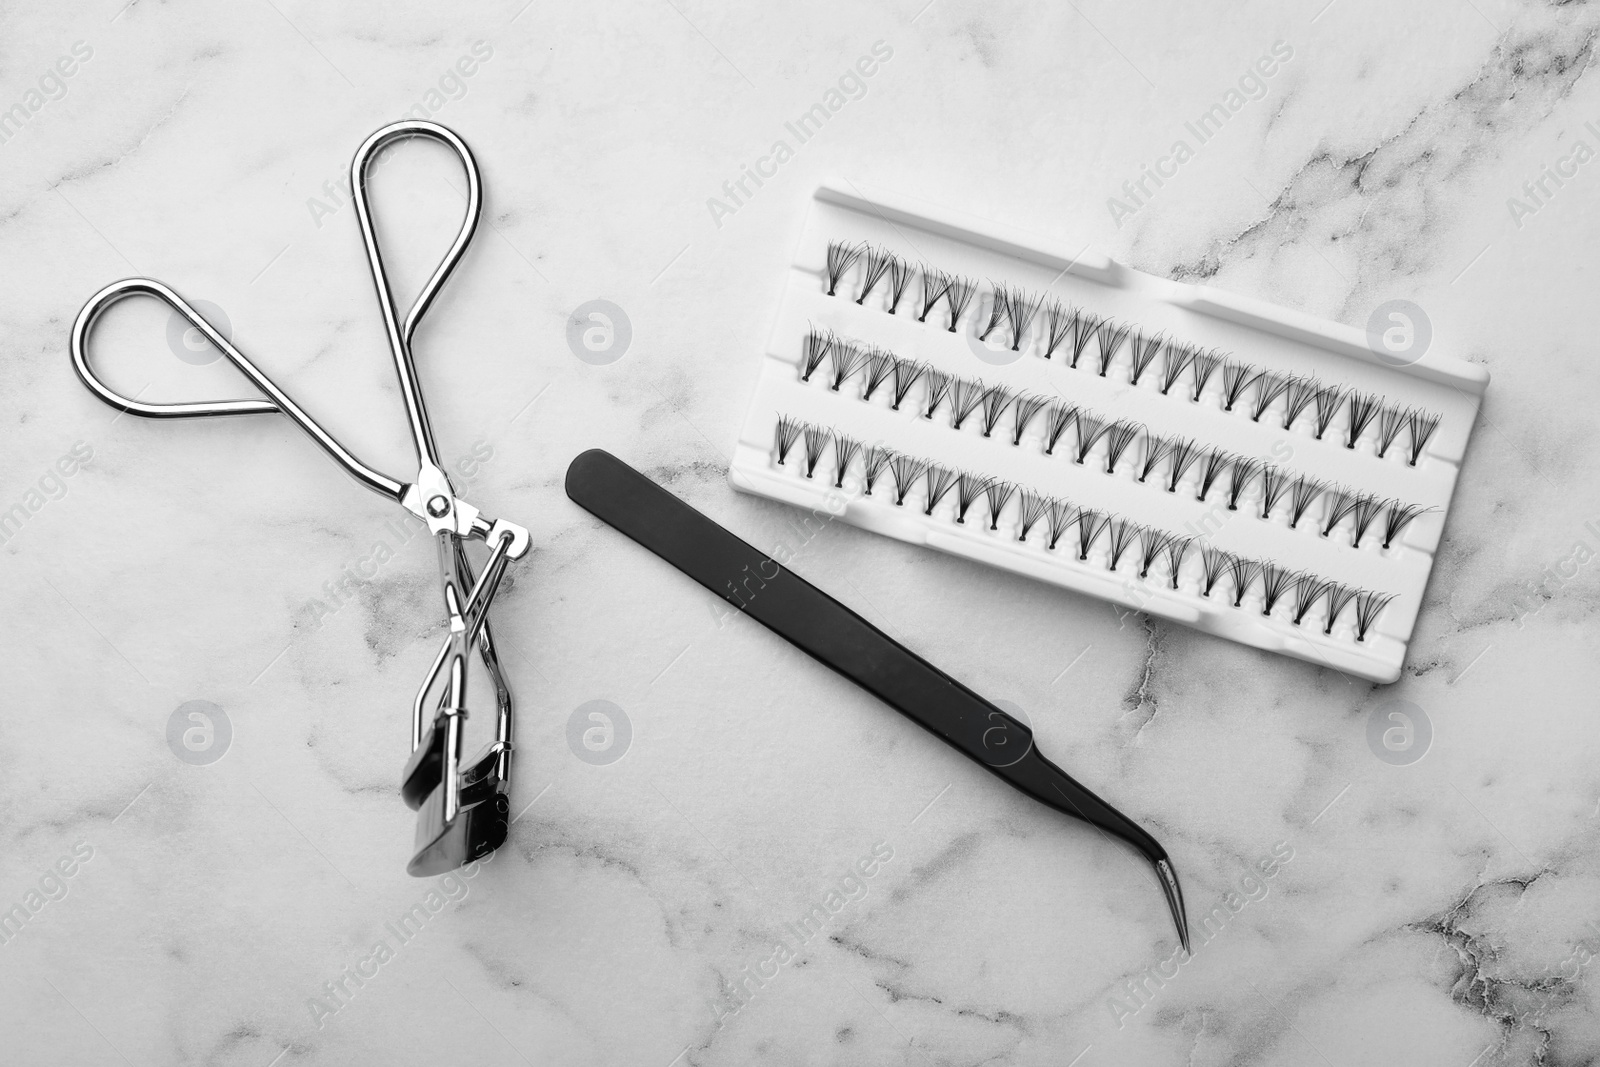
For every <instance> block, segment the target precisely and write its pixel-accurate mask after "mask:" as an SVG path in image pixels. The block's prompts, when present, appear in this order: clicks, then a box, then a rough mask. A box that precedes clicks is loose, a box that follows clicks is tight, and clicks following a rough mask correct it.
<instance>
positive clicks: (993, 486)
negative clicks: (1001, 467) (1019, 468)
mask: <svg viewBox="0 0 1600 1067" xmlns="http://www.w3.org/2000/svg"><path fill="white" fill-rule="evenodd" d="M1016 495H1017V486H1016V483H1014V482H1004V481H1000V480H998V479H996V480H993V481H991V482H990V483H989V484H988V485H987V486H985V487H984V490H983V500H984V503H986V504H987V505H988V506H989V529H991V530H998V529H1000V513H1001V512H1002V511H1004V510H1005V509H1006V505H1007V504H1009V503H1010V502H1011V498H1012V497H1014V496H1016Z"/></svg>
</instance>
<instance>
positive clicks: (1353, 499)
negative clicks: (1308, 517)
mask: <svg viewBox="0 0 1600 1067" xmlns="http://www.w3.org/2000/svg"><path fill="white" fill-rule="evenodd" d="M1326 495H1327V498H1328V503H1327V507H1326V510H1325V511H1323V513H1322V536H1323V537H1327V536H1328V535H1329V534H1331V533H1333V528H1334V527H1335V526H1338V525H1339V524H1340V523H1341V522H1343V521H1344V520H1345V517H1346V516H1348V515H1350V514H1351V513H1352V512H1354V511H1355V510H1356V505H1357V504H1358V503H1360V501H1361V494H1360V493H1357V492H1356V491H1355V490H1353V489H1345V488H1343V487H1342V486H1340V487H1332V488H1329V489H1328V490H1327V491H1326Z"/></svg>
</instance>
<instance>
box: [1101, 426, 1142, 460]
mask: <svg viewBox="0 0 1600 1067" xmlns="http://www.w3.org/2000/svg"><path fill="white" fill-rule="evenodd" d="M1143 430H1144V425H1143V424H1142V423H1137V422H1128V421H1127V420H1126V419H1118V420H1117V421H1116V422H1113V423H1112V424H1111V425H1110V426H1108V427H1106V473H1107V474H1115V473H1117V463H1118V462H1119V461H1121V459H1122V456H1123V454H1124V453H1125V452H1127V451H1128V447H1129V446H1130V445H1132V444H1133V442H1134V440H1135V439H1136V438H1137V437H1138V436H1139V434H1140V433H1141V432H1143Z"/></svg>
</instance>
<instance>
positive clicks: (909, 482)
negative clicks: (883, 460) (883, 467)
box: [889, 452, 928, 507]
mask: <svg viewBox="0 0 1600 1067" xmlns="http://www.w3.org/2000/svg"><path fill="white" fill-rule="evenodd" d="M927 469H928V461H927V460H925V459H918V458H917V457H916V456H908V455H906V454H905V453H904V452H896V453H895V454H894V455H893V456H890V457H889V473H890V474H891V475H893V477H894V503H895V507H904V506H905V502H906V494H908V493H910V492H911V487H912V486H914V485H916V484H917V480H918V479H920V478H921V477H922V472H923V471H925V470H927Z"/></svg>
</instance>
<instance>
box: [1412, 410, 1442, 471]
mask: <svg viewBox="0 0 1600 1067" xmlns="http://www.w3.org/2000/svg"><path fill="white" fill-rule="evenodd" d="M1407 424H1408V426H1409V427H1410V430H1411V446H1410V447H1409V448H1408V449H1407V450H1406V452H1407V458H1406V462H1407V463H1409V464H1410V465H1411V466H1413V467H1415V466H1416V465H1417V460H1419V459H1421V458H1422V451H1423V449H1425V448H1427V447H1428V439H1429V438H1431V437H1432V436H1433V431H1435V430H1437V429H1438V428H1439V416H1437V415H1434V414H1431V413H1429V412H1425V411H1422V410H1420V409H1419V410H1416V411H1413V412H1412V413H1411V418H1410V419H1409V420H1408V423H1407Z"/></svg>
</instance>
